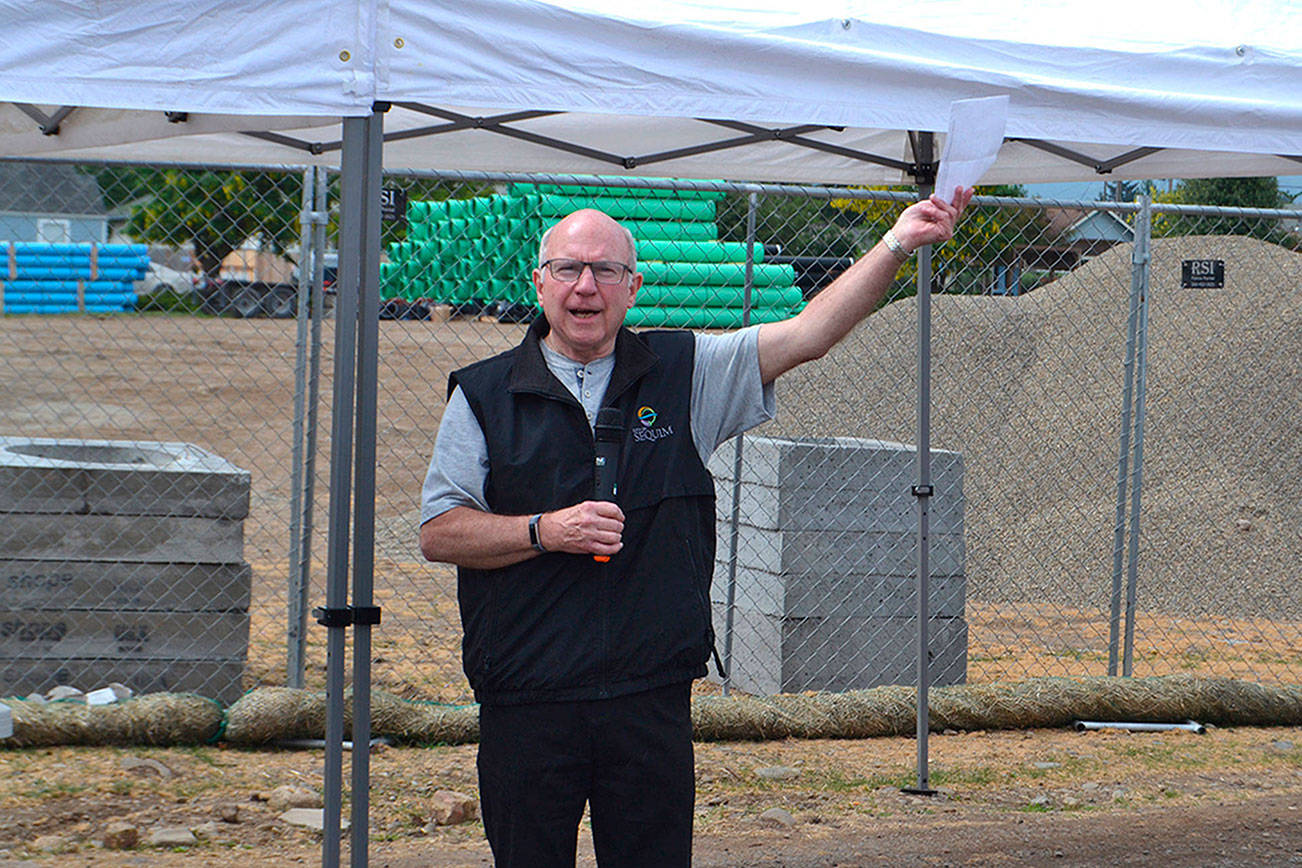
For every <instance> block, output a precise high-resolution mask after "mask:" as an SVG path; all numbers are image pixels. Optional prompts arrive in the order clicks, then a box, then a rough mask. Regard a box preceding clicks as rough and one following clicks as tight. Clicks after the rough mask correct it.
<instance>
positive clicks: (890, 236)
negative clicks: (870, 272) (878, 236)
mask: <svg viewBox="0 0 1302 868" xmlns="http://www.w3.org/2000/svg"><path fill="white" fill-rule="evenodd" d="M882 244H885V245H886V249H887V250H889V251H890V252H891V253H892V254H894V255H895V258H896V259H898V260H899V261H900V262H908V261H909V257H910V256H912V255H913V254H912V253H910V252H909V251H907V250H905V249H904V245H903V244H901V243H900V239H898V238H896V237H895V233H894V232H892V231H891V230H890V229H887V230H886V234H885V235H883V236H882Z"/></svg>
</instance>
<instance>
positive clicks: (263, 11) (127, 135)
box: [0, 0, 1302, 183]
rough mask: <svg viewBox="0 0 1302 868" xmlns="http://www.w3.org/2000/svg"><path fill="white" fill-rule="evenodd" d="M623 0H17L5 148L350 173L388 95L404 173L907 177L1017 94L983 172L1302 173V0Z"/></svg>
mask: <svg viewBox="0 0 1302 868" xmlns="http://www.w3.org/2000/svg"><path fill="white" fill-rule="evenodd" d="M620 5H621V6H622V5H623V4H620ZM614 7H615V4H611V3H607V2H601V0H481V2H473V3H472V2H442V3H430V2H419V0H388V2H383V0H328V2H318V0H278V2H274V3H254V2H247V0H246V2H241V3H228V2H220V0H206V2H202V3H197V4H196V3H190V4H181V5H178V4H175V3H167V2H163V0H144V2H141V0H135V2H132V0H110V2H107V3H100V4H96V5H95V7H94V12H93V13H91V12H87V11H86V9H85V7H84V5H83V4H80V3H77V2H75V0H53V2H45V3H39V4H32V3H26V2H23V0H0V22H2V23H3V24H4V26H5V33H6V39H5V40H4V41H3V42H0V155H3V156H7V157H14V156H51V155H53V154H55V153H58V154H60V155H61V156H66V157H70V158H86V159H91V158H95V159H100V158H107V159H130V160H147V161H151V162H171V161H195V160H204V161H209V162H214V163H261V164H291V163H292V164H307V163H315V164H330V165H335V164H337V163H338V160H339V151H340V148H341V145H340V140H341V135H340V133H339V129H338V125H337V123H336V121H337V119H338V118H340V117H344V116H359V115H363V114H366V113H367V112H368V111H369V109H370V107H371V106H372V104H373V103H375V102H386V103H393V104H395V106H396V107H395V108H394V109H393V111H392V112H391V113H390V114H389V116H388V117H387V118H386V119H385V131H386V132H385V138H386V142H385V149H384V150H385V164H386V165H388V166H390V167H402V168H437V169H445V170H456V169H478V170H490V171H519V170H525V169H527V170H534V171H548V172H575V173H588V172H599V173H605V174H610V173H612V172H614V171H618V172H627V173H630V174H640V175H659V176H672V177H695V178H728V179H736V180H754V181H766V180H777V181H796V182H812V183H909V182H910V181H911V180H912V177H913V176H912V175H911V173H910V168H911V166H912V164H913V163H914V158H913V154H912V150H911V148H910V144H909V139H908V136H907V131H909V130H914V131H933V132H943V131H944V130H945V129H946V126H947V123H948V117H949V106H950V103H951V101H953V100H955V99H963V98H970V97H979V96H990V95H997V94H1007V95H1008V96H1009V98H1010V104H1009V113H1008V127H1007V135H1008V139H1009V140H1008V141H1007V142H1006V143H1005V145H1004V147H1003V149H1002V151H1001V153H1000V158H999V160H998V162H997V163H996V164H995V166H994V167H993V168H992V169H991V171H990V173H989V174H988V176H987V179H988V180H989V181H990V182H991V183H1005V182H1008V183H1013V182H1017V183H1029V182H1037V181H1064V180H1090V179H1095V178H1097V177H1098V176H1099V174H1100V173H1104V174H1109V175H1110V176H1111V177H1115V178H1156V177H1194V176H1199V175H1206V174H1214V175H1269V174H1293V173H1297V172H1299V171H1302V169H1300V168H1299V167H1302V14H1299V12H1298V10H1297V6H1296V4H1295V3H1293V2H1291V0H1257V2H1246V0H1244V2H1236V0H1223V2H1220V3H1214V4H1204V5H1202V6H1200V7H1199V9H1198V12H1197V14H1191V12H1190V10H1189V9H1188V8H1187V7H1185V6H1176V4H1169V3H1159V4H1149V5H1143V4H1133V3H1123V2H1121V0H1104V2H1101V3H1095V4H1091V5H1090V6H1089V7H1088V9H1087V10H1084V11H1082V9H1081V7H1080V6H1079V4H1069V3H1067V2H1066V0H1055V2H1046V3H1040V4H1033V5H1031V6H1024V5H1022V4H1012V3H1003V4H972V3H964V2H962V0H909V2H903V3H897V4H890V5H883V4H879V3H870V2H867V0H813V2H807V3H802V4H790V3H783V2H775V0H749V2H746V0H715V2H712V3H709V4H704V3H699V2H693V0H649V2H644V3H640V4H637V6H636V9H635V10H634V11H627V10H625V9H622V8H621V10H620V11H619V12H618V13H616V12H614V11H613V9H614ZM737 148H744V151H743V152H741V153H739V152H738V151H737Z"/></svg>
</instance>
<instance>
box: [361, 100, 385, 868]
mask: <svg viewBox="0 0 1302 868" xmlns="http://www.w3.org/2000/svg"><path fill="white" fill-rule="evenodd" d="M377 108H381V109H383V108H387V106H383V107H377ZM383 134H384V114H383V113H382V110H377V111H375V112H373V113H372V114H371V116H370V118H368V119H367V127H366V157H365V160H366V164H365V175H364V176H363V178H362V182H363V188H362V227H361V228H362V232H363V241H362V249H361V257H360V278H361V279H360V282H359V284H358V286H359V288H360V292H359V293H358V299H359V301H358V303H359V304H360V305H361V308H360V310H359V312H358V319H357V462H356V476H355V478H354V491H355V496H356V500H355V501H354V505H353V606H352V610H353V628H354V629H353V812H352V821H353V825H352V865H353V868H364V866H366V864H367V860H368V856H369V854H368V852H367V850H368V847H369V840H370V835H369V813H370V799H369V796H370V786H371V751H370V743H371V628H372V627H373V626H375V625H377V624H379V623H380V610H379V608H378V607H377V606H375V604H374V600H373V590H374V584H375V582H374V578H375V435H376V418H375V414H376V409H375V406H376V392H377V390H378V381H379V370H378V368H379V334H380V184H381V178H380V170H381V168H382V164H383V158H384V139H383Z"/></svg>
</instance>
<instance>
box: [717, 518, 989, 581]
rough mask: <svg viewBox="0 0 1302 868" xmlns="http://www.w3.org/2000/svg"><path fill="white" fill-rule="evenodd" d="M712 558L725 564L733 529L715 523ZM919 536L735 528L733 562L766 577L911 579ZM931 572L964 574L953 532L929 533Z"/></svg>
mask: <svg viewBox="0 0 1302 868" xmlns="http://www.w3.org/2000/svg"><path fill="white" fill-rule="evenodd" d="M715 531H716V534H717V547H716V557H717V558H718V559H720V560H723V561H724V562H726V561H727V558H728V553H729V550H730V546H731V533H732V529H731V527H730V525H729V524H728V523H726V522H720V523H718V524H717V525H716V527H715ZM917 546H918V534H917V531H916V530H915V529H909V530H880V531H873V530H848V531H816V530H795V531H788V530H766V529H764V528H757V527H751V526H750V525H745V524H743V525H739V526H738V528H737V564H738V566H739V567H741V568H753V569H757V570H761V571H763V572H767V573H780V574H784V575H787V574H806V573H823V574H827V575H831V574H840V573H860V574H864V575H874V574H881V575H888V576H890V575H910V576H911V575H913V574H914V572H915V571H916V567H917V560H918V554H917ZM930 561H931V574H932V575H933V576H954V575H962V574H963V564H964V543H963V535H962V534H958V533H952V532H951V533H942V532H933V533H932V534H931V552H930Z"/></svg>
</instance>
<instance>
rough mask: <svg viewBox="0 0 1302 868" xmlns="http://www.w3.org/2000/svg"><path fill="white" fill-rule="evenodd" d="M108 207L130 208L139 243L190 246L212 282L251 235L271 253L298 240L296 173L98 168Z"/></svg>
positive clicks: (130, 229) (131, 229)
mask: <svg viewBox="0 0 1302 868" xmlns="http://www.w3.org/2000/svg"><path fill="white" fill-rule="evenodd" d="M95 177H96V179H97V180H98V181H99V185H100V189H101V190H102V191H103V193H104V199H105V202H106V203H107V204H108V205H109V207H110V208H126V209H129V212H130V216H129V218H128V220H127V224H126V227H125V231H126V234H127V235H128V236H129V237H131V238H134V239H136V240H138V241H151V242H156V243H162V244H170V245H176V246H179V245H181V244H189V245H191V247H192V250H193V254H194V259H195V261H196V262H198V263H199V267H200V269H202V271H203V273H204V274H205V275H207V276H208V278H210V279H212V280H216V279H217V278H218V277H219V274H220V271H221V264H222V260H224V259H225V258H226V257H227V256H228V255H229V254H230V253H231V252H232V251H234V250H237V249H238V248H239V247H240V246H241V245H243V244H244V243H245V242H246V241H248V240H249V239H250V238H256V239H257V240H258V241H259V242H261V243H262V244H263V245H264V246H265V247H268V248H270V249H271V250H272V251H274V252H275V253H277V254H283V253H284V252H285V250H286V248H288V247H290V246H291V245H293V244H296V243H297V242H298V238H299V210H300V208H301V201H302V189H303V182H302V176H301V175H299V174H297V173H288V172H252V171H250V172H219V171H206V170H193V169H150V168H120V167H104V168H101V169H98V170H96V171H95Z"/></svg>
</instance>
